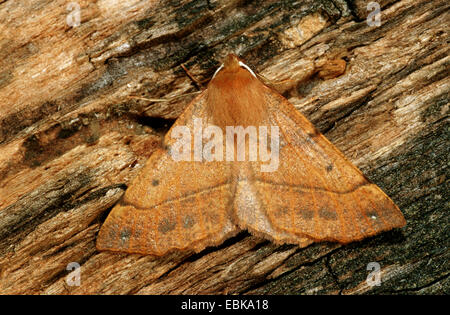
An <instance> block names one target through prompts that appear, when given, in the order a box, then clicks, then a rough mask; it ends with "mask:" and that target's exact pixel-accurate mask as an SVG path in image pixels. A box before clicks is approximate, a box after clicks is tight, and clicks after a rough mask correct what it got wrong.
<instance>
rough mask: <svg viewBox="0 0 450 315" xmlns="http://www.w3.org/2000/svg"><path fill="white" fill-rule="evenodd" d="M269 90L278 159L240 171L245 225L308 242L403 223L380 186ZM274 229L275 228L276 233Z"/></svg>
mask: <svg viewBox="0 0 450 315" xmlns="http://www.w3.org/2000/svg"><path fill="white" fill-rule="evenodd" d="M267 91H268V93H266V98H267V104H268V111H269V119H268V122H269V123H270V124H271V125H276V126H279V159H278V162H279V164H278V166H277V168H276V169H275V170H274V171H273V172H262V171H261V170H262V169H261V166H262V165H263V164H265V165H267V163H269V162H262V161H259V162H250V163H249V164H248V169H247V170H245V171H244V172H247V174H242V175H241V181H240V182H239V183H240V187H238V188H237V192H236V194H237V198H236V201H235V202H239V200H241V202H240V203H241V206H236V207H235V209H236V210H235V211H236V213H237V216H238V222H239V224H240V226H241V227H242V228H248V229H249V230H250V231H253V232H254V233H255V232H256V233H262V234H264V235H265V236H266V237H269V238H275V241H277V240H278V241H279V242H288V243H298V244H300V245H305V244H308V243H310V242H312V241H313V240H314V241H326V240H327V241H338V242H341V243H348V242H351V241H355V240H360V239H363V238H365V237H367V236H371V235H375V234H377V233H379V232H381V231H386V230H390V229H392V228H395V227H402V226H404V225H405V219H404V217H403V215H402V213H401V211H400V210H399V209H398V207H397V206H396V205H395V204H394V202H393V201H392V200H391V199H390V198H389V197H388V196H386V194H385V193H384V192H383V191H382V190H381V189H380V188H379V187H378V186H376V185H375V184H373V183H371V182H370V181H369V180H367V178H366V177H365V176H364V175H363V174H362V173H361V172H360V171H359V169H358V168H356V167H355V166H354V165H353V164H352V163H351V162H349V161H348V160H347V159H346V158H345V157H344V155H343V154H342V153H341V152H340V151H339V150H338V149H337V148H336V147H335V146H334V145H333V144H331V143H330V142H329V141H328V140H327V139H326V138H325V137H324V136H323V135H322V134H321V133H320V132H318V131H317V130H316V128H315V127H314V126H313V125H312V124H311V123H310V122H309V121H308V120H307V119H306V118H305V117H304V116H303V115H302V114H300V113H299V112H298V111H297V110H296V109H295V107H294V106H293V105H292V104H290V103H289V102H288V101H287V100H286V99H285V98H284V97H282V96H281V95H279V94H278V93H276V92H274V91H272V90H271V89H269V88H267ZM268 143H270V140H268ZM244 191H245V192H246V194H247V197H246V199H247V201H246V202H243V201H242V200H244V199H245V198H244V197H243V196H244V195H245V193H244ZM252 202H253V203H254V204H253V207H254V208H256V209H258V210H257V211H255V215H254V216H253V217H252V216H249V214H250V213H249V210H248V207H246V206H245V205H246V204H247V205H248V204H251V203H252ZM245 212H247V213H245ZM270 229H272V230H274V231H276V233H275V234H272V237H271V234H270ZM267 231H269V233H268V232H267ZM277 233H278V234H277ZM267 234H268V235H267ZM293 240H294V241H293Z"/></svg>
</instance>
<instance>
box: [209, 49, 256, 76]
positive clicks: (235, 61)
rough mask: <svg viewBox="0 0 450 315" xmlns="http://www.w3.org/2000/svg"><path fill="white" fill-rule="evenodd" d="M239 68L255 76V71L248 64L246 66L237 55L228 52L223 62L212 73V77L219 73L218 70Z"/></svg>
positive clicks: (231, 71)
mask: <svg viewBox="0 0 450 315" xmlns="http://www.w3.org/2000/svg"><path fill="white" fill-rule="evenodd" d="M241 69H246V70H247V71H248V72H250V74H251V75H253V76H254V77H255V78H256V75H255V73H254V72H253V71H252V69H250V67H249V66H247V65H246V64H245V63H244V62H243V61H242V60H241V59H240V58H239V57H238V56H236V55H235V54H229V55H228V56H227V57H226V58H225V61H224V63H223V64H222V65H221V66H220V67H219V68H218V69H217V70H216V72H215V73H214V75H213V78H214V77H215V76H216V75H217V74H218V73H219V72H221V71H222V72H230V73H233V72H238V71H239V70H241Z"/></svg>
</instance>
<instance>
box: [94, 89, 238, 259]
mask: <svg viewBox="0 0 450 315" xmlns="http://www.w3.org/2000/svg"><path fill="white" fill-rule="evenodd" d="M194 118H202V119H203V122H204V123H206V122H207V117H206V114H205V93H202V94H200V95H199V96H198V97H196V98H195V99H194V100H193V101H192V102H191V104H190V105H189V106H188V108H187V109H186V110H185V112H184V113H183V114H182V115H181V116H180V117H179V118H178V119H177V121H176V123H175V124H174V125H173V126H172V128H171V129H170V130H169V132H168V133H167V135H166V137H165V139H164V140H165V146H164V147H163V148H160V149H158V150H156V151H155V152H154V153H153V154H152V155H151V156H150V158H149V159H148V160H147V162H146V164H145V166H144V167H143V169H142V170H141V172H140V173H139V174H138V176H137V177H136V178H135V179H134V180H133V182H132V183H131V185H130V186H129V187H128V189H127V190H126V192H125V194H124V196H123V197H122V199H121V201H120V202H119V203H118V204H117V205H116V206H115V207H114V208H113V209H112V210H111V212H110V214H109V215H108V217H107V219H106V221H105V222H104V224H103V226H102V227H101V230H100V232H99V235H98V238H97V249H99V250H110V251H123V252H129V253H141V254H150V255H158V256H161V255H164V254H165V253H167V252H169V251H172V250H175V249H187V248H189V249H194V250H195V251H200V250H202V249H203V248H205V247H207V246H214V245H218V244H220V243H222V242H223V241H224V240H225V239H226V238H228V237H229V236H231V235H233V234H236V233H237V231H238V229H237V226H236V225H235V224H233V223H232V222H231V220H230V217H229V214H228V209H229V206H230V203H231V200H232V197H233V192H232V187H233V185H232V183H231V181H230V180H231V176H230V171H231V170H230V165H229V164H227V163H221V162H215V161H213V162H196V161H175V160H174V159H173V156H172V154H171V152H173V151H171V150H173V148H174V145H175V142H176V141H178V140H177V139H172V137H171V131H172V130H174V128H176V127H177V126H187V127H188V128H189V130H190V131H191V135H193V128H194V123H193V121H194Z"/></svg>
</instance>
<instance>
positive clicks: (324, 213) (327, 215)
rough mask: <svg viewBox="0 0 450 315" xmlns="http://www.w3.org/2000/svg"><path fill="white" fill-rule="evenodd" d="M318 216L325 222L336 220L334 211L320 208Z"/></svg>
mask: <svg viewBox="0 0 450 315" xmlns="http://www.w3.org/2000/svg"><path fill="white" fill-rule="evenodd" d="M319 216H320V217H321V218H323V219H325V220H336V219H337V215H336V211H334V210H330V209H327V208H320V210H319Z"/></svg>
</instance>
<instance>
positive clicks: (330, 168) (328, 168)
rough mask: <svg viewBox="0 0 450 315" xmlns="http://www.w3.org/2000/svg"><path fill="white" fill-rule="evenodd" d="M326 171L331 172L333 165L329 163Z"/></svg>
mask: <svg viewBox="0 0 450 315" xmlns="http://www.w3.org/2000/svg"><path fill="white" fill-rule="evenodd" d="M326 170H327V172H331V171H332V170H333V165H332V164H330V165H328V166H327V167H326Z"/></svg>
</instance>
